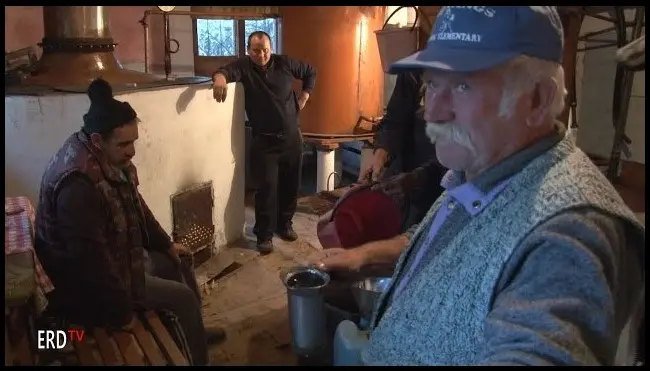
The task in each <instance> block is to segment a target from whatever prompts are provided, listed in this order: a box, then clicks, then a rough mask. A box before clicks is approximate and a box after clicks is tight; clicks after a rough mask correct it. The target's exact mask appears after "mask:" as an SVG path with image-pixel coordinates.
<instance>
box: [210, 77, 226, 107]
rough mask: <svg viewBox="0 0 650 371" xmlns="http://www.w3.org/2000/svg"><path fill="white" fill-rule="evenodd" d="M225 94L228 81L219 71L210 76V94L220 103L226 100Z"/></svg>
mask: <svg viewBox="0 0 650 371" xmlns="http://www.w3.org/2000/svg"><path fill="white" fill-rule="evenodd" d="M227 95H228V83H227V82H226V76H224V75H223V74H221V73H215V74H214V76H212V96H213V97H214V99H215V100H216V101H217V102H219V103H221V102H225V101H226V96H227Z"/></svg>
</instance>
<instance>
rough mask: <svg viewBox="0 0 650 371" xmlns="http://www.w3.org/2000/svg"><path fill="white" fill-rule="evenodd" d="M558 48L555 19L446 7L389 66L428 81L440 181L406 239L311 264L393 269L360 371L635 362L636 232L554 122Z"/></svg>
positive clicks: (640, 275)
mask: <svg viewBox="0 0 650 371" xmlns="http://www.w3.org/2000/svg"><path fill="white" fill-rule="evenodd" d="M562 42H563V31H562V26H561V23H560V18H559V16H558V14H557V12H556V9H555V8H554V7H537V6H531V7H527V6H499V7H488V6H451V7H443V8H442V9H441V13H440V14H439V16H438V18H437V20H436V25H435V27H434V30H433V32H432V34H431V37H430V39H429V42H428V45H427V47H426V48H425V49H424V50H422V51H420V52H418V53H416V54H414V55H412V56H410V57H407V58H405V59H403V60H401V61H398V62H397V63H396V64H395V65H394V66H393V68H392V69H393V71H397V70H400V69H404V68H423V69H425V71H426V72H425V76H424V80H425V81H426V83H427V92H426V97H425V99H426V101H425V110H426V112H425V119H426V120H427V122H428V125H427V129H426V135H428V136H429V137H430V139H431V140H432V141H434V142H435V144H436V154H437V157H438V160H439V161H440V163H441V164H442V165H444V166H445V167H447V168H449V169H450V171H449V172H448V173H447V174H446V175H445V177H444V179H443V181H442V185H443V186H444V188H445V189H446V191H445V192H444V193H443V194H442V195H441V196H440V198H438V200H437V201H436V202H435V203H434V205H433V206H432V207H431V209H430V210H429V212H428V214H427V216H426V217H425V218H424V220H423V221H422V222H421V223H420V224H419V226H417V228H415V230H414V231H411V233H408V234H406V235H402V236H398V237H395V238H393V239H391V240H385V241H379V242H374V243H369V244H367V245H364V246H360V247H358V248H355V249H351V250H346V251H343V250H338V249H336V250H330V251H328V252H327V254H328V255H329V256H328V257H325V258H323V260H321V261H320V266H321V268H323V269H328V270H337V269H352V270H358V269H360V268H362V267H364V266H365V265H368V264H377V263H389V264H395V269H394V274H393V279H392V283H391V286H390V287H389V288H388V289H387V290H386V291H385V292H384V293H383V294H382V295H381V297H380V299H379V302H378V304H377V306H376V307H375V311H374V314H373V318H372V320H371V324H370V328H369V331H370V333H369V341H368V344H366V346H365V347H364V348H363V350H362V351H361V355H360V359H361V361H362V363H363V364H365V365H612V364H619V363H629V362H630V358H629V357H626V356H630V354H624V353H623V352H620V353H619V354H618V355H617V350H619V347H618V344H619V341H621V342H626V341H627V342H628V344H633V343H634V339H627V338H626V339H623V338H624V337H627V336H628V335H629V334H633V333H634V332H629V331H623V329H624V327H625V325H626V324H628V325H629V324H630V319H631V318H632V319H635V318H638V317H639V316H640V315H639V314H638V312H637V310H638V308H641V303H643V302H644V300H645V296H644V293H645V285H644V275H645V273H644V261H645V253H644V246H645V226H644V225H642V224H640V223H639V222H638V221H637V219H636V218H635V215H634V214H633V213H632V212H631V211H630V210H629V208H628V207H627V206H626V205H625V204H624V202H623V200H622V199H621V198H620V197H619V195H618V194H617V192H616V191H615V189H614V188H613V187H612V185H611V184H610V183H609V182H608V181H607V179H606V178H605V177H604V176H603V175H602V174H601V172H600V171H599V170H598V168H597V167H596V166H594V164H593V163H592V162H591V161H590V160H589V158H588V157H587V156H586V155H585V154H584V153H583V152H582V151H581V150H580V149H578V148H576V146H575V145H574V144H572V142H571V141H570V140H568V138H565V136H564V132H563V127H562V126H561V125H560V124H559V123H557V122H556V121H555V117H556V116H557V115H558V114H559V113H560V112H561V111H562V108H563V105H564V98H565V87H564V72H563V69H562V65H561V62H562V48H563V45H562ZM423 134H424V133H423ZM633 326H634V324H632V327H633ZM631 337H633V336H631ZM623 340H625V341H623ZM630 341H631V343H630ZM621 349H622V347H621Z"/></svg>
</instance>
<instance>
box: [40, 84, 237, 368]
mask: <svg viewBox="0 0 650 371" xmlns="http://www.w3.org/2000/svg"><path fill="white" fill-rule="evenodd" d="M88 96H89V97H90V101H91V104H90V108H89V110H88V113H87V114H85V115H84V117H83V121H84V124H83V127H82V128H81V130H80V131H78V132H76V133H74V134H72V135H71V136H70V137H69V138H68V139H67V140H66V141H65V143H64V144H63V146H62V147H61V149H60V150H59V151H58V152H57V153H56V154H55V155H54V157H53V158H52V159H51V161H50V163H49V164H48V166H47V168H46V170H45V174H44V176H43V179H42V183H41V189H40V196H39V205H38V210H37V215H36V233H35V234H36V243H35V245H36V246H35V249H36V252H37V254H38V257H39V259H41V262H42V264H43V267H44V269H45V271H47V273H48V275H49V276H50V277H51V279H52V281H53V283H54V286H55V287H56V289H55V290H54V291H53V292H52V296H51V297H50V298H49V299H50V311H51V312H52V314H53V315H55V316H56V317H58V318H64V319H66V320H67V321H69V322H71V323H76V324H80V325H84V326H88V327H122V326H125V325H127V324H129V323H130V322H131V321H132V319H133V314H134V311H135V310H139V309H154V310H162V309H166V310H170V311H171V312H173V313H174V314H175V315H176V317H178V321H179V323H180V325H181V327H182V328H183V331H184V333H185V337H186V338H187V343H188V346H189V349H190V353H191V355H192V359H193V363H194V364H196V365H205V364H207V363H208V352H207V343H208V342H211V343H213V342H219V341H221V340H223V339H224V338H225V333H224V331H223V330H221V329H215V330H213V331H206V329H205V328H204V325H203V319H202V315H201V302H200V294H199V292H198V288H197V285H196V282H195V281H194V282H188V281H191V280H194V278H193V277H183V274H182V273H181V270H180V267H181V266H180V263H181V261H180V257H179V256H180V255H183V254H187V253H189V252H188V250H187V249H186V248H185V247H183V246H182V245H179V244H175V243H172V241H171V239H170V238H169V236H168V235H167V234H166V233H165V231H164V230H163V229H162V227H161V226H160V224H158V222H157V221H156V218H155V217H154V216H153V214H152V213H151V211H150V210H149V208H148V207H147V204H146V203H145V201H144V199H143V198H142V195H140V193H139V192H138V190H137V186H138V178H137V174H136V168H135V166H134V165H133V163H132V162H131V159H132V158H133V156H134V155H135V147H134V144H135V141H136V140H137V139H138V122H139V119H138V118H137V115H136V112H135V111H134V110H133V108H131V106H130V105H129V104H128V103H126V102H120V101H117V100H115V99H114V98H113V93H112V89H111V86H110V85H109V84H108V83H107V82H106V81H104V80H102V79H98V80H95V81H93V82H92V83H91V84H90V87H89V88H88Z"/></svg>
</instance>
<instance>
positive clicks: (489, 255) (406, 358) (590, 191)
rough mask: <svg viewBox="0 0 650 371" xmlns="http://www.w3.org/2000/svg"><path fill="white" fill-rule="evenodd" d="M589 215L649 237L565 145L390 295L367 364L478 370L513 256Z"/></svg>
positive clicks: (416, 242) (537, 162)
mask: <svg viewBox="0 0 650 371" xmlns="http://www.w3.org/2000/svg"><path fill="white" fill-rule="evenodd" d="M445 196H446V192H445V193H444V194H443V195H442V196H441V197H440V198H439V199H438V200H437V201H436V203H434V205H433V206H432V207H431V209H430V210H429V212H428V213H427V215H426V216H425V218H424V220H423V221H422V222H421V223H420V227H419V228H418V230H417V231H416V232H415V234H414V235H413V238H412V239H411V241H412V242H411V244H410V246H409V247H408V248H407V250H406V251H405V252H404V253H403V254H402V256H401V257H400V259H399V261H398V263H397V266H396V268H395V273H394V274H393V286H394V285H395V284H396V283H397V282H396V281H397V279H396V277H399V274H400V271H401V270H402V269H403V268H404V265H405V264H404V263H405V257H406V256H408V255H409V254H410V253H411V251H412V250H413V251H415V249H417V248H421V247H422V246H420V245H421V244H422V240H424V237H426V234H427V233H426V232H427V231H426V229H428V226H430V224H431V219H432V218H433V216H434V215H435V213H436V211H437V210H438V208H439V207H440V205H441V201H442V200H443V199H444V198H445ZM583 207H585V208H591V209H596V210H602V211H605V212H607V213H609V214H611V215H614V216H618V217H620V218H622V219H624V220H627V221H629V223H631V224H632V225H633V227H635V228H641V229H642V230H645V227H644V226H642V225H641V224H639V222H638V221H637V219H636V217H635V215H634V214H633V213H632V211H631V210H629V208H628V207H627V206H626V205H625V203H624V202H623V200H622V199H621V198H620V197H619V195H618V193H617V192H616V190H615V189H614V188H613V186H612V185H611V183H609V181H608V180H607V179H606V178H605V177H604V176H603V174H602V173H601V172H600V171H599V169H598V168H597V167H596V166H594V165H593V163H592V162H591V161H590V160H589V158H588V157H587V156H586V155H585V154H584V153H583V152H582V151H581V150H580V149H578V148H576V147H575V146H574V145H573V144H572V143H571V142H570V141H568V140H567V139H564V140H562V141H561V142H559V143H558V144H557V145H556V146H554V147H553V148H551V149H550V150H548V151H547V152H545V153H544V154H542V155H540V156H539V157H537V158H535V159H534V160H533V161H531V163H529V164H528V165H527V166H526V167H525V168H524V169H523V170H522V171H520V172H519V173H518V174H516V175H515V176H514V177H513V178H512V181H511V183H510V185H509V186H508V187H507V188H506V189H505V190H504V191H503V192H502V193H501V194H500V195H499V196H498V197H497V198H496V199H495V200H494V201H492V203H491V204H490V205H488V206H487V207H486V208H485V209H484V210H483V211H482V212H481V213H480V214H478V215H476V216H475V217H473V218H472V219H471V221H470V222H469V223H468V224H467V225H465V226H464V228H463V229H462V231H461V232H460V233H459V234H458V235H457V236H456V237H455V238H454V239H453V240H452V241H451V242H450V243H449V244H448V245H447V246H446V247H444V248H443V249H441V250H440V252H439V253H438V255H437V256H435V257H434V258H433V259H431V260H430V261H429V263H428V264H426V265H424V266H422V267H421V269H420V270H419V272H418V273H416V274H415V275H414V276H413V277H412V278H411V281H410V282H409V284H408V285H407V286H406V287H405V288H404V290H403V291H402V293H401V294H400V296H399V297H398V298H396V299H395V300H393V301H392V303H391V304H390V306H388V307H387V308H386V306H387V303H388V302H389V301H388V299H389V295H391V294H392V290H393V289H394V287H390V288H389V289H388V290H386V292H385V293H384V294H383V295H382V296H381V297H380V299H379V302H378V305H377V307H376V308H375V313H374V315H373V319H372V321H371V323H372V332H371V335H370V342H369V344H368V346H367V347H366V348H365V349H364V350H363V352H362V360H363V362H364V364H366V365H471V364H473V363H474V362H475V361H476V357H477V356H478V353H479V352H480V347H481V345H482V342H483V339H484V337H483V327H484V321H485V318H486V316H487V314H488V312H489V311H490V309H491V305H492V300H493V296H494V290H495V286H496V284H497V282H498V280H499V278H500V274H501V271H502V269H503V267H504V265H505V263H506V262H507V261H508V259H509V258H510V256H511V254H512V252H513V251H514V249H515V248H516V247H517V246H518V245H519V244H520V242H521V241H522V240H523V239H524V238H526V236H528V235H529V234H530V233H531V232H532V231H533V230H534V229H535V228H536V227H537V226H539V225H540V224H541V223H544V222H545V221H547V220H549V219H550V218H552V217H553V216H555V215H558V214H559V213H561V212H564V211H568V210H570V209H576V208H583ZM643 233H645V232H643ZM380 308H383V309H385V311H384V310H383V309H380ZM382 312H383V315H381V317H380V318H378V317H379V315H378V314H379V313H382Z"/></svg>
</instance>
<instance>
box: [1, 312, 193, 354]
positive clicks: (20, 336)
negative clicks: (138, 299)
mask: <svg viewBox="0 0 650 371" xmlns="http://www.w3.org/2000/svg"><path fill="white" fill-rule="evenodd" d="M31 321H32V319H31V318H30V315H29V314H28V313H27V312H26V311H25V310H21V309H20V308H12V309H10V310H9V311H7V310H6V309H5V366H10V365H24V366H29V365H45V364H60V365H82V366H91V365H92V366H97V365H107V366H109V365H110V366H122V365H126V366H167V365H169V366H187V365H189V362H188V360H187V358H186V357H185V356H184V355H183V353H182V352H181V350H180V349H179V347H178V346H177V345H176V343H175V342H174V340H173V338H172V336H171V335H170V333H169V331H168V330H167V328H166V327H165V326H164V325H163V323H162V321H161V319H160V317H159V316H158V315H157V314H156V313H155V312H154V311H148V312H146V313H143V314H142V315H139V316H138V320H137V321H136V324H135V326H133V328H131V329H129V330H125V329H122V330H119V331H109V330H107V329H103V328H94V329H91V330H88V329H86V330H85V335H84V337H83V341H81V342H74V343H73V345H74V346H73V348H70V350H68V351H66V350H55V351H39V350H37V347H36V341H35V337H36V336H35V335H36V329H35V328H34V326H33V322H31ZM70 327H71V328H76V329H81V326H74V325H72V326H70ZM30 333H31V335H30Z"/></svg>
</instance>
